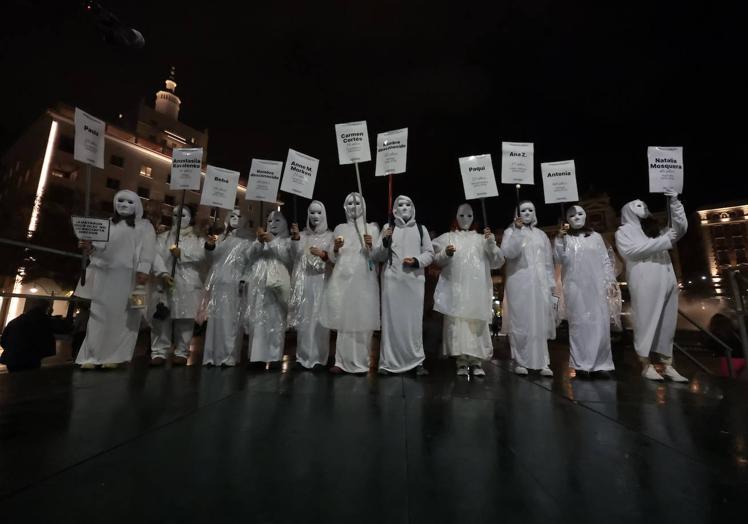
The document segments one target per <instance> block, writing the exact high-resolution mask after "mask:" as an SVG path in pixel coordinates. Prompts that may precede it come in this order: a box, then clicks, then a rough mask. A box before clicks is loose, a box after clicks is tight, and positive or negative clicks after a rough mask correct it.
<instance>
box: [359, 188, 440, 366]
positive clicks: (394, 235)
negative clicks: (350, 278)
mask: <svg viewBox="0 0 748 524" xmlns="http://www.w3.org/2000/svg"><path fill="white" fill-rule="evenodd" d="M392 213H393V215H394V217H395V227H394V229H390V227H389V225H387V226H385V228H384V230H383V231H382V235H381V236H380V237H379V240H378V241H377V244H376V246H375V247H374V251H373V255H374V258H375V259H376V260H377V261H379V262H383V263H384V265H383V269H382V341H381V344H380V353H379V371H380V373H403V372H405V371H410V370H411V369H417V373H418V374H419V375H425V374H427V371H426V370H425V368H424V367H423V360H424V359H425V354H424V352H423V294H424V286H425V283H426V276H425V271H424V270H425V268H426V267H427V266H429V265H430V264H431V262H433V260H434V248H433V247H432V245H431V237H429V233H428V231H427V230H426V228H425V227H423V226H422V225H420V224H418V223H417V222H416V208H415V206H414V205H413V201H412V200H411V199H410V198H409V197H407V196H402V195H401V196H398V197H397V198H396V199H395V202H394V205H393V208H392Z"/></svg>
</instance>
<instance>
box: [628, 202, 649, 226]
mask: <svg viewBox="0 0 748 524" xmlns="http://www.w3.org/2000/svg"><path fill="white" fill-rule="evenodd" d="M638 203H641V204H643V205H644V208H645V209H646V210H647V216H648V217H649V216H652V213H650V212H649V208H648V207H647V204H645V203H644V202H642V201H641V200H639V199H637V200H632V201H631V202H629V203H628V204H625V205H624V206H623V208H621V224H623V225H626V224H633V225H636V226H638V225H640V224H641V219H640V218H639V217H638V215H637V214H636V211H634V207H635V206H636V204H638Z"/></svg>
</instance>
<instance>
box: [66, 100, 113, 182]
mask: <svg viewBox="0 0 748 524" xmlns="http://www.w3.org/2000/svg"><path fill="white" fill-rule="evenodd" d="M105 137H106V123H105V122H104V121H103V120H99V119H98V118H96V117H93V116H91V115H89V114H88V113H86V112H85V111H83V110H82V109H78V108H77V107H76V108H75V146H74V148H73V158H74V159H75V160H77V161H78V162H83V163H84V164H90V165H92V166H94V167H98V168H99V169H104V142H105Z"/></svg>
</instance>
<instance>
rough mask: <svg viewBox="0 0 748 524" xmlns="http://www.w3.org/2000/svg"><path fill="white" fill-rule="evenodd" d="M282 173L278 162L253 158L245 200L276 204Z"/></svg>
mask: <svg viewBox="0 0 748 524" xmlns="http://www.w3.org/2000/svg"><path fill="white" fill-rule="evenodd" d="M282 171H283V162H282V161H280V160H260V159H259V158H253V159H252V166H251V167H250V168H249V180H247V192H246V193H245V198H246V199H247V200H257V201H259V202H271V203H275V202H277V201H278V186H279V185H280V179H281V172H282Z"/></svg>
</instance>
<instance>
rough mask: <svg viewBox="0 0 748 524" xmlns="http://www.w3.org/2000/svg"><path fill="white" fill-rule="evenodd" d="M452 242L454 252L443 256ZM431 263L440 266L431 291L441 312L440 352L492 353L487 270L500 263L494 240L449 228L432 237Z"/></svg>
mask: <svg viewBox="0 0 748 524" xmlns="http://www.w3.org/2000/svg"><path fill="white" fill-rule="evenodd" d="M450 244H452V245H453V246H455V252H454V254H453V255H452V256H451V257H450V256H447V252H446V248H447V246H448V245H450ZM433 245H434V251H435V253H436V254H435V258H434V260H435V262H436V264H437V265H438V266H439V267H441V268H442V270H441V273H440V274H439V281H438V282H437V284H436V290H435V291H434V310H435V311H438V312H440V313H442V314H443V315H444V327H443V336H442V353H443V354H444V355H448V356H451V357H460V356H463V355H464V356H471V357H475V358H479V359H482V360H485V359H489V358H491V357H492V356H493V344H492V342H491V335H490V333H489V323H490V320H491V315H492V303H493V283H492V280H491V270H492V269H499V268H500V267H501V266H502V265H503V264H504V255H503V254H502V252H501V250H500V249H499V247H498V246H497V245H496V241H495V240H493V239H486V238H484V237H483V235H481V234H480V233H477V232H475V231H451V232H449V233H444V234H443V235H440V236H438V237H437V238H436V239H434V242H433Z"/></svg>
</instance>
